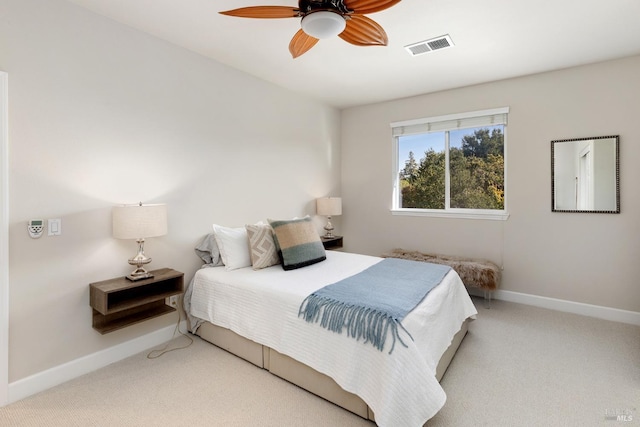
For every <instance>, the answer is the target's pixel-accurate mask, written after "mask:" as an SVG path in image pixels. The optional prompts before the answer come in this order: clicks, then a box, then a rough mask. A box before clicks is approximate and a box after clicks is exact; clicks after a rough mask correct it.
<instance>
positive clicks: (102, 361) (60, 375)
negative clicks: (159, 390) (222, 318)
mask: <svg viewBox="0 0 640 427" xmlns="http://www.w3.org/2000/svg"><path fill="white" fill-rule="evenodd" d="M175 329H176V326H175V325H172V326H167V327H166V328H163V329H159V330H157V331H155V332H152V333H150V334H147V335H144V336H141V337H138V338H135V339H133V340H130V341H127V342H124V343H122V344H118V345H116V346H114V347H110V348H107V349H104V350H101V351H98V352H96V353H93V354H89V355H87V356H84V357H81V358H79V359H75V360H72V361H70V362H67V363H65V364H63V365H59V366H56V367H54V368H51V369H47V370H46V371H43V372H39V373H37V374H34V375H31V376H29V377H27V378H23V379H21V380H18V381H14V382H12V383H10V384H9V390H8V395H9V403H13V402H17V401H18V400H21V399H24V398H25V397H29V396H31V395H33V394H36V393H39V392H41V391H44V390H47V389H49V388H51V387H54V386H57V385H59V384H62V383H64V382H66V381H69V380H72V379H74V378H77V377H79V376H81V375H84V374H88V373H89V372H92V371H95V370H97V369H100V368H103V367H105V366H107V365H110V364H112V363H115V362H118V361H120V360H122V359H125V358H127V357H130V356H133V355H135V354H138V353H140V352H142V351H145V350H147V349H150V348H152V347H155V346H157V345H160V344H163V343H165V342H167V341H169V340H170V339H172V338H173V335H174V332H175ZM180 329H181V330H185V329H186V323H185V322H184V321H182V322H181V323H180Z"/></svg>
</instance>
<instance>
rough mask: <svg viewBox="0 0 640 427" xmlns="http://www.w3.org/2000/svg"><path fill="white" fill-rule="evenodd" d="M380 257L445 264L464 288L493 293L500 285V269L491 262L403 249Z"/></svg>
mask: <svg viewBox="0 0 640 427" xmlns="http://www.w3.org/2000/svg"><path fill="white" fill-rule="evenodd" d="M382 257H383V258H402V259H410V260H413V261H423V262H430V263H433V264H446V265H448V266H450V267H451V268H453V269H454V270H455V271H456V273H458V275H459V276H460V278H461V279H462V283H464V284H465V286H470V287H476V288H482V289H484V290H487V291H494V290H496V289H497V288H498V286H499V284H500V277H501V274H500V267H498V266H497V265H496V264H494V263H493V262H491V261H485V260H478V259H469V258H459V257H453V256H446V255H435V254H425V253H422V252H418V251H407V250H404V249H394V250H393V251H391V252H389V253H386V254H383V255H382Z"/></svg>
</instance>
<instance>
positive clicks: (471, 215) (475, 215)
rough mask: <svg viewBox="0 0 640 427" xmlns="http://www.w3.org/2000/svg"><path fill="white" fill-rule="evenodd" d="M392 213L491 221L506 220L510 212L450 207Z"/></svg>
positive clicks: (394, 212) (399, 210) (394, 213)
mask: <svg viewBox="0 0 640 427" xmlns="http://www.w3.org/2000/svg"><path fill="white" fill-rule="evenodd" d="M391 215H400V216H427V217H432V218H458V219H484V220H491V221H506V220H507V219H508V218H509V213H508V212H504V211H495V212H494V211H480V210H478V211H470V210H466V209H458V210H455V209H450V210H448V211H443V210H442V211H441V210H435V209H433V210H432V209H391Z"/></svg>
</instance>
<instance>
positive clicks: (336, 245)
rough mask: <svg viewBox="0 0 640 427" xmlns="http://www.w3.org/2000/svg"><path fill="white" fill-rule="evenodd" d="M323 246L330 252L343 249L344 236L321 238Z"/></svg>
mask: <svg viewBox="0 0 640 427" xmlns="http://www.w3.org/2000/svg"><path fill="white" fill-rule="evenodd" d="M320 240H322V246H324V248H325V249H326V250H328V251H331V250H334V249H340V248H342V236H333V237H321V238H320Z"/></svg>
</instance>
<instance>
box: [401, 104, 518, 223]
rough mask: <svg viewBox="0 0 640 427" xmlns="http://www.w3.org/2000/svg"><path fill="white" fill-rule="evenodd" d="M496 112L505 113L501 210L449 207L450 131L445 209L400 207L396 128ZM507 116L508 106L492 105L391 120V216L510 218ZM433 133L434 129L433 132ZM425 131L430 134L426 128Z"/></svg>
mask: <svg viewBox="0 0 640 427" xmlns="http://www.w3.org/2000/svg"><path fill="white" fill-rule="evenodd" d="M495 115H504V123H503V125H504V128H503V135H504V147H503V150H504V151H503V152H504V208H503V209H501V210H498V209H460V208H451V207H450V198H451V194H450V191H451V189H450V171H449V149H450V141H449V134H448V133H447V134H445V135H446V137H445V159H446V160H445V162H446V168H445V208H444V209H418V208H402V207H400V206H399V202H400V170H401V167H400V165H399V160H400V159H399V156H400V154H399V151H400V148H399V138H400V137H401V136H402V135H401V134H396V132H395V131H396V130H397V129H401V128H404V127H421V126H422V125H424V126H425V127H426V128H430V125H431V124H435V123H442V122H454V121H460V120H465V119H474V118H482V117H488V116H495ZM508 115H509V107H502V108H494V109H489V110H479V111H471V112H466V113H458V114H448V115H444V116H435V117H427V118H422V119H415V120H406V121H402V122H394V123H391V129H392V139H393V144H392V156H391V158H392V161H393V167H392V171H393V172H392V173H393V181H392V183H393V191H392V201H391V214H392V215H400V216H425V217H436V218H461V219H485V220H501V221H505V220H507V219H508V218H509V212H508V210H507V199H508V191H507V127H508V126H507V122H508ZM482 126H483V125H478V126H475V127H482ZM471 128H472V127H470V129H471ZM455 129H456V128H455V127H450V128H446V129H438V130H437V132H447V131H451V130H455ZM434 132H436V131H434ZM424 133H429V131H428V130H426V131H425V132H424Z"/></svg>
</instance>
